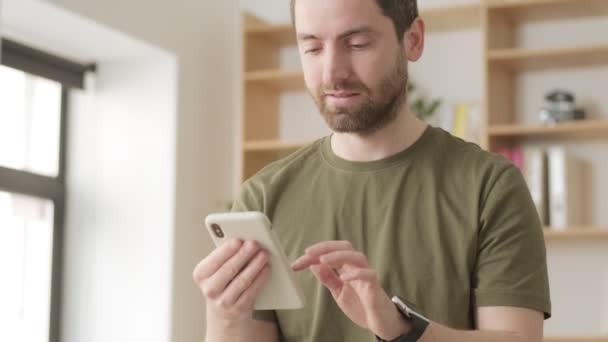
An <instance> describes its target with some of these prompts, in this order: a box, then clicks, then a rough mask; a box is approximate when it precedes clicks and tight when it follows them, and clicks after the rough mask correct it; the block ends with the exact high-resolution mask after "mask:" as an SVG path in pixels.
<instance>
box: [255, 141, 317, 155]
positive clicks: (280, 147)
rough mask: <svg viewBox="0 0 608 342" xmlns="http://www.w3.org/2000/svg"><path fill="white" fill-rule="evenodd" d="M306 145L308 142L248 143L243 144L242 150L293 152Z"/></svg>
mask: <svg viewBox="0 0 608 342" xmlns="http://www.w3.org/2000/svg"><path fill="white" fill-rule="evenodd" d="M307 143H308V142H286V141H281V140H266V141H264V140H259V141H248V142H246V143H245V144H244V149H245V151H247V152H256V151H259V152H262V151H293V150H297V149H299V148H301V147H303V146H304V145H306V144H307Z"/></svg>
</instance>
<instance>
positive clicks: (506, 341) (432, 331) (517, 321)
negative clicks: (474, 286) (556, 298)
mask: <svg viewBox="0 0 608 342" xmlns="http://www.w3.org/2000/svg"><path fill="white" fill-rule="evenodd" d="M475 314H476V321H477V327H476V328H477V330H471V331H462V330H454V329H451V328H448V327H445V326H442V325H440V324H436V323H431V324H430V325H429V326H428V328H427V330H426V331H425V333H424V335H422V338H421V339H420V341H421V342H448V341H449V342H482V341H483V342H487V341H493V342H542V340H543V321H544V316H543V313H541V312H539V311H535V310H530V309H524V308H516V307H506V306H495V307H489V306H488V307H478V308H477V309H476V312H475Z"/></svg>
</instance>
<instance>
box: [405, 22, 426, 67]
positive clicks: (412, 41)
mask: <svg viewBox="0 0 608 342" xmlns="http://www.w3.org/2000/svg"><path fill="white" fill-rule="evenodd" d="M424 30H425V25H424V20H422V18H420V17H417V18H416V19H415V20H414V22H412V25H411V26H410V28H409V30H407V31H405V33H404V34H403V44H404V48H405V52H406V54H407V59H408V61H410V62H416V61H417V60H418V59H420V57H421V56H422V53H423V52H424Z"/></svg>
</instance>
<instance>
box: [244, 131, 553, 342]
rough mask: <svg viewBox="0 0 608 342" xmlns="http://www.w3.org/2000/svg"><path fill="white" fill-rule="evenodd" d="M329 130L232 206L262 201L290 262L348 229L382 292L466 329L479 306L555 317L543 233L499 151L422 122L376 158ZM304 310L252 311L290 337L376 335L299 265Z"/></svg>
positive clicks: (254, 206)
mask: <svg viewBox="0 0 608 342" xmlns="http://www.w3.org/2000/svg"><path fill="white" fill-rule="evenodd" d="M330 139H331V137H325V138H323V139H320V140H318V141H316V142H314V143H312V144H310V145H308V146H306V147H304V148H302V149H300V150H299V151H297V152H295V153H293V154H292V155H290V156H288V157H286V158H284V159H282V160H279V161H277V162H274V163H272V164H270V165H268V166H267V167H266V168H264V169H263V170H261V171H260V172H259V173H258V174H256V175H255V176H254V177H252V178H251V179H249V180H248V181H246V182H245V183H244V184H243V186H242V188H241V195H240V198H239V199H238V200H237V201H235V203H234V205H233V209H232V210H233V211H261V212H264V213H265V214H266V215H267V216H268V217H269V218H270V220H271V222H272V228H273V230H274V231H275V233H276V234H277V236H278V238H279V240H280V242H281V243H282V246H283V248H284V250H285V252H286V255H287V257H288V259H289V260H290V261H294V260H295V259H296V258H298V257H299V256H301V255H302V254H304V250H305V249H306V248H307V247H309V246H311V245H313V244H315V243H318V242H321V241H327V240H348V241H350V242H351V243H352V245H353V246H354V248H355V249H356V250H358V251H360V252H362V253H364V254H365V255H366V256H367V257H368V259H369V263H370V266H371V267H373V269H374V270H375V271H376V272H377V273H378V276H379V279H380V281H381V283H382V286H383V288H384V289H385V291H386V292H387V294H388V295H389V296H393V295H398V296H400V297H401V298H402V299H404V300H405V301H406V302H409V303H410V304H411V305H412V307H413V309H414V310H416V311H417V312H419V313H421V314H422V315H424V316H426V317H428V318H429V319H431V320H432V321H435V322H437V323H440V324H443V325H446V326H449V327H452V328H456V329H473V328H474V327H475V323H474V315H473V314H474V308H475V307H476V306H515V307H523V308H530V309H534V310H538V311H541V312H544V313H545V317H546V318H548V317H549V316H550V310H551V309H550V300H549V285H548V277H547V264H546V253H545V244H544V239H543V233H542V229H541V224H540V221H539V218H538V214H537V212H536V209H535V206H534V204H533V202H532V199H531V197H530V194H529V191H528V189H527V187H526V183H525V181H524V179H523V177H522V175H521V173H520V172H519V170H518V169H517V168H516V167H514V166H513V165H512V164H511V163H510V162H508V161H507V160H506V159H505V158H503V157H501V156H498V155H496V154H491V153H488V152H486V151H484V150H482V149H480V148H479V147H478V146H477V145H474V144H471V143H467V142H465V141H463V140H460V139H458V138H455V137H453V136H452V135H450V134H449V133H447V132H445V131H443V130H441V129H439V128H435V127H429V128H427V129H426V130H425V132H424V133H423V135H422V136H421V137H420V138H419V139H418V140H417V141H416V142H415V143H414V144H413V145H412V146H410V147H409V148H407V149H406V150H404V151H402V152H400V153H398V154H396V155H393V156H391V157H388V158H386V159H383V160H378V161H372V162H352V161H347V160H344V159H341V158H340V157H338V156H336V155H335V154H334V153H333V151H332V148H331V144H330ZM296 279H297V281H298V283H299V285H300V286H301V287H302V289H303V290H304V293H305V296H306V306H305V308H304V309H301V310H285V311H283V310H278V311H257V312H255V313H254V318H256V319H263V320H272V321H275V322H276V323H277V324H278V327H279V330H280V333H281V340H282V341H288V342H319V341H349V342H369V341H374V336H373V334H372V333H371V332H369V331H366V330H364V329H362V328H360V327H358V326H357V325H355V324H354V323H353V322H351V321H350V320H349V319H348V318H347V317H346V316H345V315H344V314H343V313H342V311H341V310H340V308H339V307H338V306H337V305H336V303H335V302H334V300H333V298H332V296H331V294H330V293H329V291H328V290H327V289H326V288H324V287H323V285H322V284H320V283H319V282H318V281H317V280H316V278H315V277H314V276H313V275H312V273H311V272H310V270H305V271H301V272H298V273H296Z"/></svg>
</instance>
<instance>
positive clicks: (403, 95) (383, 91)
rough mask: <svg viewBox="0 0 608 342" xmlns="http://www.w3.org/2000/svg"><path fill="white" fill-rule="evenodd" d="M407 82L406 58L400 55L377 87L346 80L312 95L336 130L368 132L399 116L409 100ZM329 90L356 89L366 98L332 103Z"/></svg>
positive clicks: (332, 127) (330, 124)
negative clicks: (353, 102) (347, 103)
mask: <svg viewBox="0 0 608 342" xmlns="http://www.w3.org/2000/svg"><path fill="white" fill-rule="evenodd" d="M407 83H408V70H407V62H406V61H405V58H403V57H402V56H401V55H399V56H398V58H397V61H396V63H395V66H394V68H393V70H392V71H391V72H390V74H389V75H388V76H386V77H385V78H384V79H383V80H382V81H381V82H380V86H379V87H378V88H377V89H374V91H372V90H371V89H369V88H368V87H367V86H366V85H365V84H363V83H361V82H359V81H357V80H344V81H342V82H339V83H336V84H332V85H329V86H327V87H320V88H318V89H317V90H316V93H315V94H314V96H313V99H314V100H315V102H316V103H317V107H319V111H320V112H321V115H322V116H323V118H324V119H325V121H326V122H327V124H328V125H329V127H330V128H331V129H332V130H333V131H334V132H339V133H360V134H366V135H367V134H371V133H373V132H376V131H378V130H380V129H382V128H384V127H386V126H387V125H389V124H390V123H391V122H393V121H394V120H395V119H396V118H397V116H398V115H399V112H400V110H401V107H402V106H403V105H404V104H405V103H406V99H407ZM328 91H345V92H353V93H355V92H356V93H359V96H362V97H363V100H362V101H361V102H360V103H359V104H357V105H355V106H352V107H344V106H335V105H330V104H328V103H327V98H326V96H325V93H326V92H328Z"/></svg>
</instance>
